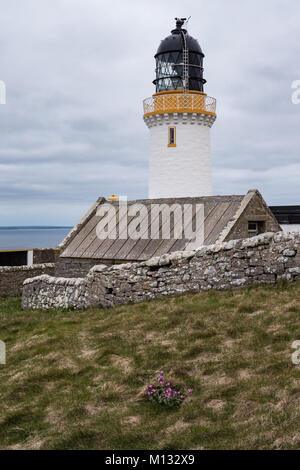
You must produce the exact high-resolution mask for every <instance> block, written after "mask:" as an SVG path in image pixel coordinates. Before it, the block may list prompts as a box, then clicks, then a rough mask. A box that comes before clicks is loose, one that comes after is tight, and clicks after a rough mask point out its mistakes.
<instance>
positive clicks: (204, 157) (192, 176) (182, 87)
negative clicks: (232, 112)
mask: <svg viewBox="0 0 300 470" xmlns="http://www.w3.org/2000/svg"><path fill="white" fill-rule="evenodd" d="M184 23H185V18H180V19H179V18H176V29H174V30H173V31H172V32H171V35H170V36H168V37H167V38H166V39H164V40H163V41H162V42H161V44H160V46H159V48H158V51H157V53H156V55H155V59H156V79H155V80H154V82H153V83H154V84H155V86H156V93H154V95H153V96H152V97H151V98H148V99H146V100H144V120H145V123H146V124H147V126H148V128H149V130H150V172H149V198H150V199H156V198H171V197H172V198H174V197H178V198H180V197H194V196H210V195H211V193H212V186H211V157H210V128H211V127H212V125H213V123H214V122H215V120H216V100H215V99H214V98H210V97H208V96H207V95H206V93H204V90H203V85H204V84H205V83H206V80H204V78H203V58H204V54H203V52H202V50H201V47H200V45H199V43H198V41H197V40H196V39H194V38H192V37H191V36H190V35H189V34H188V33H187V31H186V29H183V28H182V26H184Z"/></svg>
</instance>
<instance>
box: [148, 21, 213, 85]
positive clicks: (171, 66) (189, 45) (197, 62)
mask: <svg viewBox="0 0 300 470" xmlns="http://www.w3.org/2000/svg"><path fill="white" fill-rule="evenodd" d="M175 19H176V29H173V31H171V33H172V34H171V35H170V36H168V37H166V38H165V39H164V40H163V41H161V43H160V46H159V48H158V50H157V52H156V54H155V59H156V79H155V80H154V82H153V83H154V84H155V86H156V92H160V91H168V90H183V89H184V88H185V89H187V90H194V91H202V92H203V85H204V83H206V80H204V78H203V58H204V57H205V56H204V54H203V52H202V49H201V47H200V45H199V43H198V41H197V39H194V38H193V37H192V36H190V35H189V34H188V33H187V31H186V29H183V28H182V26H183V25H184V22H185V20H186V18H175ZM184 50H186V51H187V53H186V54H184ZM184 57H185V60H186V61H187V63H186V66H187V73H188V83H186V84H185V81H184V77H185V74H184ZM185 85H186V86H185Z"/></svg>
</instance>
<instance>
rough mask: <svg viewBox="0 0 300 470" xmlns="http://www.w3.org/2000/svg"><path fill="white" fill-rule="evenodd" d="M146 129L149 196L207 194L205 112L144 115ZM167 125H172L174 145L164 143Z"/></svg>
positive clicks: (209, 119) (207, 125) (208, 125)
mask: <svg viewBox="0 0 300 470" xmlns="http://www.w3.org/2000/svg"><path fill="white" fill-rule="evenodd" d="M145 121H146V124H147V126H148V127H149V130H150V171H149V198H150V199H156V198H170V197H172V198H174V197H178V198H180V197H195V196H211V194H212V183H211V157H210V154H211V150H210V128H211V126H212V124H213V123H214V121H215V117H214V116H211V115H208V114H196V113H195V114H187V113H178V114H177V113H176V114H175V115H172V114H167V115H166V114H160V115H154V116H149V117H146V118H145ZM169 127H175V128H176V146H174V147H173V146H172V147H169V146H168V133H169Z"/></svg>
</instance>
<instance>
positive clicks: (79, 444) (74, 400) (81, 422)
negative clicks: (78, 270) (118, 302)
mask: <svg viewBox="0 0 300 470" xmlns="http://www.w3.org/2000/svg"><path fill="white" fill-rule="evenodd" d="M299 318H300V283H294V284H288V283H282V284H279V285H277V286H260V287H255V288H248V289H242V290H235V291H227V292H217V291H211V292H207V293H206V292H203V293H200V294H189V295H184V296H181V297H169V298H166V299H164V300H157V301H152V302H146V303H143V304H139V305H127V306H121V307H117V308H114V309H112V310H104V309H89V310H85V311H65V310H59V311H58V310H57V311H48V312H42V311H22V310H21V305H20V299H18V298H10V299H0V339H1V340H3V341H5V342H6V347H7V364H6V365H5V366H3V365H2V366H1V365H0V402H1V407H0V449H168V450H171V449H299V448H300V433H299V422H300V390H299V378H300V367H299V366H295V365H293V364H292V362H291V354H292V352H293V350H292V349H291V345H292V343H293V341H295V340H300V321H299ZM160 370H164V371H165V374H166V375H167V376H168V377H169V378H170V380H171V381H172V382H174V383H175V384H177V385H179V386H181V387H184V388H193V389H194V393H193V395H192V396H191V397H189V398H188V399H186V400H185V402H184V403H183V405H182V406H181V408H179V409H163V408H161V407H159V406H158V405H156V404H153V403H150V402H147V401H145V399H144V398H143V390H144V389H145V387H146V386H147V385H149V384H153V383H155V380H156V377H157V373H158V372H159V371H160Z"/></svg>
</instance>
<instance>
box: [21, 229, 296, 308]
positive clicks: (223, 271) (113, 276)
mask: <svg viewBox="0 0 300 470" xmlns="http://www.w3.org/2000/svg"><path fill="white" fill-rule="evenodd" d="M281 279H288V280H290V281H293V280H296V279H300V233H286V232H279V233H276V234H274V233H265V234H262V235H259V236H257V237H254V238H250V239H242V240H232V241H229V242H226V243H222V244H217V245H212V246H203V247H200V248H199V249H198V250H195V251H191V252H186V251H184V252H176V253H171V254H166V255H163V256H161V257H158V258H152V259H150V260H148V261H146V262H142V263H130V264H123V265H115V266H106V265H100V266H94V267H93V268H92V269H91V270H90V272H89V273H88V275H87V276H86V277H84V278H78V279H67V278H58V279H56V278H53V277H50V276H40V277H36V278H31V279H28V280H26V281H25V282H24V287H23V308H25V309H26V308H41V309H48V308H56V307H65V308H68V307H74V308H87V307H94V306H103V307H106V308H109V307H113V306H115V305H119V304H125V303H129V302H141V301H144V300H150V299H154V298H160V297H164V296H166V295H177V294H182V293H184V292H189V291H194V292H199V291H201V290H210V289H233V288H237V287H244V286H248V285H256V284H260V283H275V282H277V281H279V280H281Z"/></svg>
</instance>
